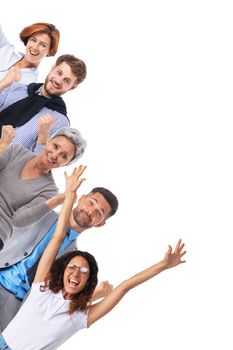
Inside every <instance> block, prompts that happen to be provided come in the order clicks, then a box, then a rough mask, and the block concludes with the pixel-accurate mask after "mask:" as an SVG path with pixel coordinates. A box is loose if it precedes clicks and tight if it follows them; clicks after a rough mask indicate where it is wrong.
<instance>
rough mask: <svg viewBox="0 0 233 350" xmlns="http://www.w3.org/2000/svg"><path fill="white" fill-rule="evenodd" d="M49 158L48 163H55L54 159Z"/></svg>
mask: <svg viewBox="0 0 233 350" xmlns="http://www.w3.org/2000/svg"><path fill="white" fill-rule="evenodd" d="M47 158H48V161H49V162H50V163H53V164H54V163H55V161H54V160H53V159H51V158H50V157H47Z"/></svg>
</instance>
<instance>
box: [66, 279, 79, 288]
mask: <svg viewBox="0 0 233 350" xmlns="http://www.w3.org/2000/svg"><path fill="white" fill-rule="evenodd" d="M79 283H80V282H79V281H78V280H76V279H74V278H72V277H71V278H69V279H68V284H69V286H71V287H72V288H75V287H77V286H78V285H79Z"/></svg>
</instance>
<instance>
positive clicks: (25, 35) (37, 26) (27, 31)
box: [19, 22, 60, 56]
mask: <svg viewBox="0 0 233 350" xmlns="http://www.w3.org/2000/svg"><path fill="white" fill-rule="evenodd" d="M39 33H42V34H48V36H49V37H50V39H51V45H50V50H49V56H55V55H56V53H57V49H58V44H59V40H60V32H59V30H58V29H57V28H56V27H55V26H54V25H53V24H51V23H44V22H39V23H33V24H31V25H30V26H28V27H25V28H24V29H23V30H22V31H21V32H20V33H19V37H20V39H21V40H22V42H23V43H24V45H25V46H26V45H27V42H28V39H29V38H30V37H31V36H32V35H35V34H39Z"/></svg>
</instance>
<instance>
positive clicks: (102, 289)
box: [92, 281, 113, 301]
mask: <svg viewBox="0 0 233 350" xmlns="http://www.w3.org/2000/svg"><path fill="white" fill-rule="evenodd" d="M112 290H113V285H112V284H110V283H109V282H108V281H102V282H100V284H99V285H98V286H97V287H96V288H95V290H94V293H93V297H92V300H93V301H94V300H97V299H100V298H106V297H107V296H108V295H109V294H110V293H111V292H112Z"/></svg>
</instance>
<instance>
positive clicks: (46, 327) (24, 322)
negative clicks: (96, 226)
mask: <svg viewBox="0 0 233 350" xmlns="http://www.w3.org/2000/svg"><path fill="white" fill-rule="evenodd" d="M84 170H85V167H83V166H80V167H79V168H78V169H76V168H75V169H74V170H73V172H72V174H71V176H67V175H66V173H65V177H66V194H65V201H64V204H63V206H62V210H61V213H60V215H59V219H58V223H57V227H56V231H55V233H54V236H53V238H52V240H51V241H50V243H49V244H48V246H47V248H46V249H45V251H44V253H43V255H42V258H41V260H40V263H39V265H38V269H37V272H36V276H35V280H34V283H33V285H32V288H31V291H30V293H29V295H28V297H27V299H26V301H25V302H24V304H23V305H22V307H21V309H20V310H19V312H18V313H17V314H16V316H15V318H14V319H13V320H12V321H11V323H10V324H9V325H8V326H7V328H6V329H5V330H4V331H3V333H2V335H0V348H2V349H4V350H25V349H27V350H42V349H47V350H52V349H57V347H59V346H60V345H61V344H62V343H63V342H64V341H66V340H67V339H68V338H69V337H71V336H72V335H73V334H74V333H76V332H77V331H79V330H81V329H82V328H86V327H89V326H90V325H92V324H93V323H94V322H96V321H97V320H99V319H100V318H101V317H103V316H104V315H105V314H106V313H108V312H109V311H110V310H112V309H113V308H114V307H115V306H116V304H117V303H118V302H119V301H120V300H121V299H122V297H123V296H124V295H125V294H126V293H127V292H128V291H129V290H130V289H132V288H134V287H136V286H137V285H139V284H141V283H143V282H145V281H147V280H148V279H150V278H152V277H154V276H155V275H157V274H158V273H160V272H162V271H164V270H166V269H168V268H171V267H174V266H177V265H179V264H181V263H183V262H184V261H182V260H181V258H182V256H183V255H184V254H185V251H183V248H184V244H183V243H182V242H181V240H179V241H178V243H177V245H176V248H175V250H174V252H173V251H172V247H171V246H169V249H168V251H167V253H166V254H165V257H164V259H162V260H161V261H160V262H159V263H157V264H155V265H153V266H151V267H149V268H148V269H146V270H144V271H142V272H140V273H138V274H137V275H135V276H133V277H131V278H129V279H127V280H125V281H124V282H122V283H121V284H120V285H118V286H117V287H116V288H115V289H112V288H111V286H110V285H109V286H108V288H107V289H108V290H106V296H105V297H104V299H102V300H101V301H99V302H96V303H93V304H92V303H91V301H92V295H93V292H94V289H95V287H96V285H97V272H98V267H97V264H96V261H95V259H94V257H93V256H92V255H91V254H89V253H87V252H80V251H77V252H72V253H68V254H67V255H64V256H63V257H62V258H59V259H58V260H57V261H55V258H56V256H57V253H58V251H59V249H60V246H61V243H62V241H63V238H64V236H65V232H66V228H67V225H68V222H69V217H70V213H71V209H72V206H73V203H74V200H75V194H76V190H77V188H78V187H79V186H80V184H81V183H82V182H83V180H84V179H80V176H81V175H82V173H83V171H84ZM54 261H55V262H54ZM25 330H27V332H25Z"/></svg>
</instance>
